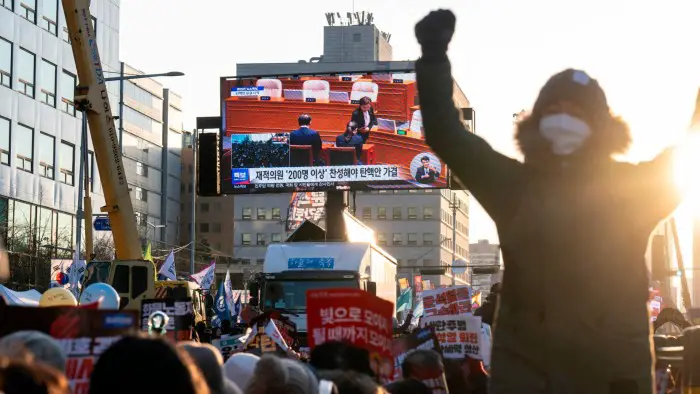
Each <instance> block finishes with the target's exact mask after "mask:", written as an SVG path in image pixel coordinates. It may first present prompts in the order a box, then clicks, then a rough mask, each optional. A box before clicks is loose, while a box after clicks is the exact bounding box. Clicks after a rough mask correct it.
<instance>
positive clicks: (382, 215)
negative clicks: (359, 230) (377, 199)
mask: <svg viewBox="0 0 700 394" xmlns="http://www.w3.org/2000/svg"><path fill="white" fill-rule="evenodd" d="M377 219H381V220H384V219H386V207H379V208H377Z"/></svg>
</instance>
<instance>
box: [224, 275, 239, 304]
mask: <svg viewBox="0 0 700 394" xmlns="http://www.w3.org/2000/svg"><path fill="white" fill-rule="evenodd" d="M224 299H226V304H227V305H228V311H229V313H231V315H234V306H233V303H234V299H233V285H232V284H231V273H230V272H229V270H226V278H225V279H224ZM235 315H238V314H237V313H235Z"/></svg>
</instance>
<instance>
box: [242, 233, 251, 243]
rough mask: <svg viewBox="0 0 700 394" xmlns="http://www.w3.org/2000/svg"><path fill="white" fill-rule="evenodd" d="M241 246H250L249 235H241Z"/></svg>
mask: <svg viewBox="0 0 700 394" xmlns="http://www.w3.org/2000/svg"><path fill="white" fill-rule="evenodd" d="M241 244H242V245H250V233H243V234H241Z"/></svg>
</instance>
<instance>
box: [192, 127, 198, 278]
mask: <svg viewBox="0 0 700 394" xmlns="http://www.w3.org/2000/svg"><path fill="white" fill-rule="evenodd" d="M198 137H199V130H197V129H194V132H193V133H192V200H191V203H190V206H191V209H192V215H191V217H190V220H191V221H192V223H190V230H191V231H190V275H192V274H194V254H195V253H194V252H195V246H196V245H197V244H196V242H195V239H196V237H195V229H196V227H197V226H196V219H197V139H198Z"/></svg>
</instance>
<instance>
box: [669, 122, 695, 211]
mask: <svg viewBox="0 0 700 394" xmlns="http://www.w3.org/2000/svg"><path fill="white" fill-rule="evenodd" d="M698 170H700V134H697V133H696V134H692V135H689V136H688V137H687V138H686V139H685V140H684V141H683V142H682V143H681V144H679V145H678V149H677V150H676V157H675V163H674V174H673V175H674V178H675V181H676V184H677V185H678V187H679V188H680V191H681V193H682V195H683V201H684V205H686V206H687V208H689V209H688V211H689V212H692V214H693V215H695V216H697V215H698V214H699V213H700V210H698V207H699V206H700V204H698V198H699V197H700V178H698Z"/></svg>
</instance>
